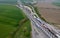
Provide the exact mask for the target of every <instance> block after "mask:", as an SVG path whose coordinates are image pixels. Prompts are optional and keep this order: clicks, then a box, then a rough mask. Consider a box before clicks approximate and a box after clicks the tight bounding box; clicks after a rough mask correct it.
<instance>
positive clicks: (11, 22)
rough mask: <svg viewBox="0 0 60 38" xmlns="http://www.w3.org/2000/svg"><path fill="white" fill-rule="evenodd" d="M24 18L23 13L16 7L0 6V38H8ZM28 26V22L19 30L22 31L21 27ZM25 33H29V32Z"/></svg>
mask: <svg viewBox="0 0 60 38" xmlns="http://www.w3.org/2000/svg"><path fill="white" fill-rule="evenodd" d="M25 18H26V17H25V16H24V14H23V11H22V10H21V9H19V8H17V7H16V6H12V5H0V38H10V36H11V35H12V34H13V32H14V31H15V30H16V29H17V28H18V26H19V22H20V21H21V20H23V19H25ZM27 22H28V20H27ZM29 25H30V23H29V22H28V24H27V23H26V24H25V23H24V24H23V25H21V28H19V29H20V30H22V29H23V28H22V27H23V26H24V27H28V26H29ZM29 27H30V26H29ZM28 29H30V28H28ZM27 31H29V32H28V33H30V30H27ZM20 33H21V32H20Z"/></svg>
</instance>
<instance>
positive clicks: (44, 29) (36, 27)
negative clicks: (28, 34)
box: [17, 5, 60, 38]
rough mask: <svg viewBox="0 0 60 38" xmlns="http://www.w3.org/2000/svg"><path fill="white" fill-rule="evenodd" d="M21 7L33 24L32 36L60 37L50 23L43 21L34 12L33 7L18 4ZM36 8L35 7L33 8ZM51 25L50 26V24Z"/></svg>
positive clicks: (33, 37)
mask: <svg viewBox="0 0 60 38" xmlns="http://www.w3.org/2000/svg"><path fill="white" fill-rule="evenodd" d="M17 7H18V8H21V9H22V10H23V11H24V13H25V14H26V16H27V17H28V18H29V19H30V21H31V24H32V38H39V37H40V38H60V36H59V35H58V33H57V32H56V30H55V29H54V28H53V27H51V26H50V25H49V24H48V23H45V22H44V21H42V20H41V19H40V18H39V17H38V15H37V14H36V13H35V11H34V12H33V11H32V9H31V8H29V7H28V6H25V5H20V6H19V5H17ZM33 10H34V9H33ZM48 25H49V26H48Z"/></svg>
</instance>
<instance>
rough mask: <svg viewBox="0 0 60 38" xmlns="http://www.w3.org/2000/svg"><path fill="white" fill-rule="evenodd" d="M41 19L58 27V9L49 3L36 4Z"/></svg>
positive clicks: (59, 16) (59, 15) (59, 9)
mask: <svg viewBox="0 0 60 38" xmlns="http://www.w3.org/2000/svg"><path fill="white" fill-rule="evenodd" d="M36 6H37V8H38V10H39V12H40V14H41V15H42V17H43V18H44V19H45V20H46V21H47V22H49V23H53V24H54V25H57V26H59V27H60V7H58V6H55V5H53V4H51V3H40V2H38V3H37V4H36Z"/></svg>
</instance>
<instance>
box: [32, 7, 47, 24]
mask: <svg viewBox="0 0 60 38" xmlns="http://www.w3.org/2000/svg"><path fill="white" fill-rule="evenodd" d="M33 7H34V10H35V12H36V13H37V14H38V16H39V17H40V18H41V19H42V20H43V21H45V22H47V21H46V20H45V19H44V18H43V17H42V16H41V14H40V13H39V11H38V8H37V7H35V6H33ZM47 23H48V22H47Z"/></svg>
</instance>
